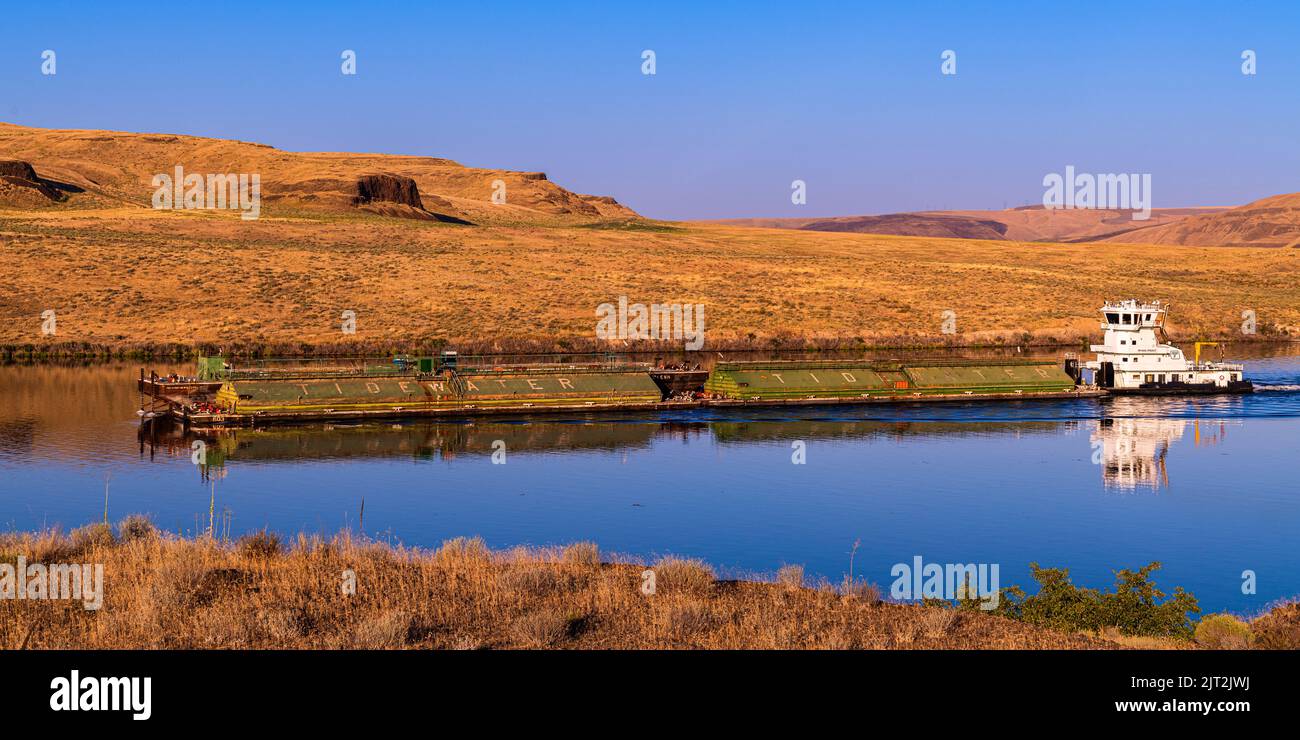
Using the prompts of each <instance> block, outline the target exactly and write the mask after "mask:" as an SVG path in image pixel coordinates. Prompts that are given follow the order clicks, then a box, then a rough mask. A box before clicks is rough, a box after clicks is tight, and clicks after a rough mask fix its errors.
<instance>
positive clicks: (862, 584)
mask: <svg viewBox="0 0 1300 740" xmlns="http://www.w3.org/2000/svg"><path fill="white" fill-rule="evenodd" d="M840 593H841V594H842V595H844V596H847V597H848V598H850V599H862V600H863V601H865V602H867V604H869V605H871V606H875V605H876V604H879V603H880V587H879V586H877V585H876V584H874V583H867V582H866V581H855V580H853V579H852V578H849V577H848V576H845V577H844V582H843V583H842V584H840Z"/></svg>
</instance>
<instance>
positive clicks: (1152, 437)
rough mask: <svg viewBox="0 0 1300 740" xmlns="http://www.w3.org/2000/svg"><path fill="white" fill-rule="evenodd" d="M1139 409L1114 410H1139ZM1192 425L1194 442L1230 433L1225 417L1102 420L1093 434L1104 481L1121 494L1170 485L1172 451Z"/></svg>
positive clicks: (1095, 457) (1198, 444)
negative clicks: (1214, 418)
mask: <svg viewBox="0 0 1300 740" xmlns="http://www.w3.org/2000/svg"><path fill="white" fill-rule="evenodd" d="M1136 410H1139V409H1112V412H1114V411H1136ZM1188 426H1191V427H1192V434H1193V439H1194V445H1195V446H1196V447H1202V446H1206V445H1215V444H1218V443H1219V442H1220V441H1222V440H1223V439H1224V438H1225V437H1226V436H1227V433H1228V422H1227V421H1224V420H1216V421H1207V422H1202V421H1200V420H1199V419H1161V418H1152V417H1141V416H1136V417H1124V416H1118V417H1111V418H1105V419H1100V420H1098V421H1097V422H1096V426H1095V428H1094V430H1093V432H1092V435H1091V441H1092V450H1093V462H1094V463H1097V464H1098V465H1100V466H1101V478H1102V484H1103V486H1104V487H1105V488H1106V489H1107V490H1113V491H1117V492H1121V493H1128V492H1136V491H1141V490H1146V491H1159V490H1161V489H1164V488H1168V487H1169V467H1168V458H1169V450H1170V448H1171V447H1173V446H1174V445H1175V444H1178V443H1180V442H1181V440H1182V439H1183V436H1184V435H1185V434H1186V432H1187V428H1188Z"/></svg>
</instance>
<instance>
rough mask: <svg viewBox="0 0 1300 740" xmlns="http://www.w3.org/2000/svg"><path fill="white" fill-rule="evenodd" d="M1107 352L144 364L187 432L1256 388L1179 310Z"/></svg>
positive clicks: (1118, 307)
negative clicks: (1211, 353) (178, 370)
mask: <svg viewBox="0 0 1300 740" xmlns="http://www.w3.org/2000/svg"><path fill="white" fill-rule="evenodd" d="M1101 310H1102V312H1103V315H1104V317H1105V319H1106V321H1105V323H1103V325H1102V326H1103V329H1105V331H1106V334H1105V340H1104V343H1103V344H1102V345H1094V346H1093V350H1094V352H1096V353H1097V359H1096V360H1094V361H1089V362H1086V363H1080V362H1079V361H1078V360H1077V359H1074V358H1072V357H1071V358H1067V359H1066V360H1065V361H1064V362H1060V363H1058V362H1055V361H1050V360H910V361H907V360H895V361H868V360H815V361H799V360H792V361H766V362H719V363H718V364H717V365H716V366H715V367H713V368H712V369H711V370H704V369H702V368H700V367H699V366H693V367H686V366H680V365H678V366H664V365H655V364H650V363H630V362H619V361H616V360H614V359H613V358H612V357H611V358H607V360H606V361H604V362H599V363H585V364H584V363H569V364H540V363H535V364H519V365H499V364H498V365H490V366H488V365H478V366H475V365H471V364H468V363H462V362H461V361H460V358H459V357H458V356H457V355H456V353H455V352H444V353H442V354H441V355H438V356H436V357H406V356H401V357H396V358H394V359H393V360H392V362H389V363H382V364H365V363H354V364H347V363H339V364H335V365H325V366H321V365H317V366H315V367H307V366H298V367H294V366H268V365H261V366H253V367H247V368H233V367H231V366H230V365H229V364H228V363H227V362H226V361H225V360H223V359H222V358H219V357H207V358H200V360H199V364H198V369H197V371H196V374H195V376H194V377H186V378H181V377H177V376H170V377H166V378H161V377H159V376H157V375H155V374H152V373H151V374H150V375H149V376H148V377H146V376H145V374H144V371H143V370H141V375H140V381H139V390H140V397H141V411H140V413H141V416H142V417H145V418H157V417H159V416H165V417H168V418H171V419H174V420H176V421H179V422H181V423H183V424H184V425H186V426H187V427H190V426H192V427H196V428H214V427H240V426H263V425H270V424H276V423H294V422H310V421H357V420H367V419H401V418H435V419H436V418H469V417H491V416H531V415H538V414H583V413H588V412H595V411H602V412H608V411H633V412H635V411H665V410H681V409H691V408H750V407H757V408H763V407H781V406H839V405H866V404H897V403H927V402H945V401H948V402H953V401H994V400H1010V399H1066V398H1097V397H1101V396H1106V395H1109V394H1111V393H1246V392H1250V391H1251V390H1252V387H1251V385H1250V382H1249V381H1248V380H1245V378H1244V377H1243V375H1242V373H1243V370H1242V367H1241V366H1240V365H1232V364H1228V363H1208V362H1207V363H1202V362H1200V359H1199V350H1200V346H1201V344H1200V343H1198V345H1197V354H1198V357H1197V359H1196V360H1195V361H1191V362H1189V361H1187V360H1186V359H1185V358H1184V357H1183V355H1182V351H1181V350H1179V349H1177V348H1176V347H1173V346H1172V345H1170V344H1165V343H1161V342H1160V341H1158V337H1157V333H1158V332H1159V333H1161V334H1162V333H1163V322H1164V318H1165V315H1166V313H1167V310H1168V307H1167V306H1165V305H1161V304H1160V303H1159V302H1156V303H1138V302H1136V301H1126V302H1122V303H1107V304H1106V305H1105V306H1103V308H1102V309H1101Z"/></svg>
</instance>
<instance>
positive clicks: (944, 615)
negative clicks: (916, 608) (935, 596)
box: [921, 606, 960, 637]
mask: <svg viewBox="0 0 1300 740" xmlns="http://www.w3.org/2000/svg"><path fill="white" fill-rule="evenodd" d="M959 618H960V617H959V616H958V614H957V611H956V610H955V609H949V608H946V607H942V606H940V607H930V608H927V609H926V610H925V614H923V615H922V616H921V629H922V631H924V632H925V636H926V637H943V636H945V635H947V634H948V633H949V632H950V631H952V628H953V627H955V626H957V620H958V619H959Z"/></svg>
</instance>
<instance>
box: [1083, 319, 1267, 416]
mask: <svg viewBox="0 0 1300 740" xmlns="http://www.w3.org/2000/svg"><path fill="white" fill-rule="evenodd" d="M1168 312H1169V305H1168V304H1164V303H1161V302H1160V301H1153V302H1151V303H1139V302H1138V301H1136V300H1128V301H1120V302H1117V303H1111V302H1107V303H1106V305H1104V306H1102V308H1101V313H1102V317H1103V320H1102V323H1101V328H1102V329H1103V330H1105V332H1106V334H1105V337H1104V338H1103V340H1102V344H1094V345H1092V347H1091V349H1092V351H1093V352H1095V353H1096V354H1097V359H1096V360H1094V361H1092V362H1089V363H1087V364H1086V366H1085V367H1086V368H1088V369H1089V370H1091V371H1093V373H1094V374H1095V381H1096V383H1097V385H1099V386H1101V387H1102V388H1106V389H1107V390H1109V391H1110V392H1112V393H1134V394H1162V393H1249V392H1251V391H1252V390H1253V386H1252V385H1251V383H1250V381H1248V380H1245V379H1244V377H1243V375H1242V372H1243V368H1242V366H1241V365H1235V364H1229V363H1226V362H1200V358H1199V357H1197V358H1196V360H1194V361H1189V360H1188V359H1187V357H1186V356H1185V355H1184V354H1183V351H1182V350H1181V349H1178V348H1177V347H1175V346H1173V345H1172V344H1167V343H1162V342H1161V341H1160V340H1161V339H1167V337H1166V336H1165V330H1164V323H1165V316H1166V315H1167V314H1168ZM1198 351H1199V346H1198Z"/></svg>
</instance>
